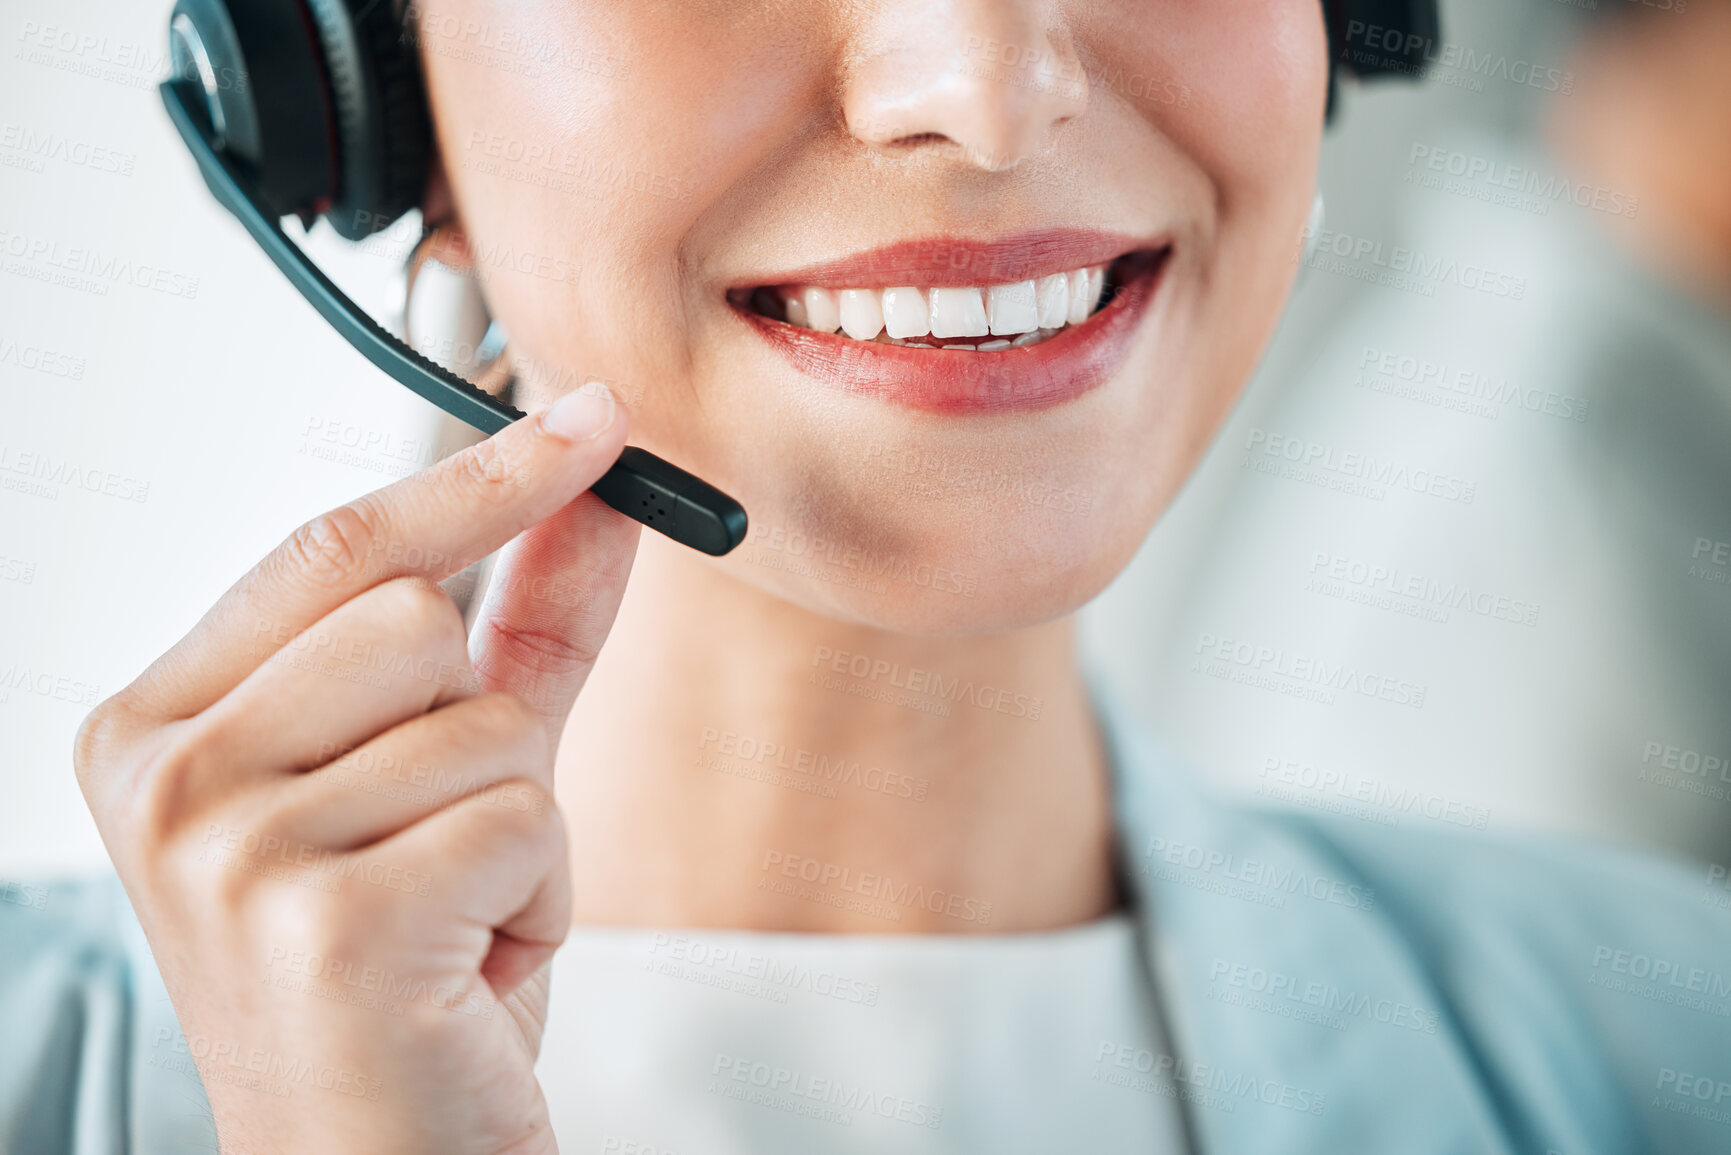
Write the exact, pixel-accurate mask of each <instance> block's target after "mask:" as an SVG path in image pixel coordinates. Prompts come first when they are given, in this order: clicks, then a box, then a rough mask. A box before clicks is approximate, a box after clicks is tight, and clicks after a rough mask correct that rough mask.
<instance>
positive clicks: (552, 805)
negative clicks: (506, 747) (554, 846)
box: [496, 777, 565, 845]
mask: <svg viewBox="0 0 1731 1155" xmlns="http://www.w3.org/2000/svg"><path fill="white" fill-rule="evenodd" d="M497 797H498V799H499V805H498V807H497V808H496V809H497V810H498V811H499V813H500V814H501V815H503V816H504V824H505V826H507V827H508V828H509V829H510V831H511V832H512V837H514V838H525V839H529V840H534V841H543V842H545V841H557V842H558V843H559V844H560V845H563V844H564V837H565V822H564V819H563V818H562V817H561V816H560V814H559V806H558V802H557V800H556V799H555V798H554V797H553V792H552V791H551V790H549V789H547V787H546V786H544V785H542V784H541V783H540V782H539V781H537V780H535V779H534V778H526V777H516V778H507V779H505V780H504V781H503V782H501V783H499V790H498V794H497Z"/></svg>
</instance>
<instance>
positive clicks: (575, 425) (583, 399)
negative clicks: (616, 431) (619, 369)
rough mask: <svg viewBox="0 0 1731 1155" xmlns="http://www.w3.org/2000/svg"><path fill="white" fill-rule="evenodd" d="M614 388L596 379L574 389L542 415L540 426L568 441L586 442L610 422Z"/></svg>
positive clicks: (613, 408) (611, 421) (613, 406)
mask: <svg viewBox="0 0 1731 1155" xmlns="http://www.w3.org/2000/svg"><path fill="white" fill-rule="evenodd" d="M615 410H616V406H615V404H614V401H613V391H612V390H611V389H609V388H607V386H606V385H603V384H602V383H601V382H599V381H591V382H589V383H588V384H587V385H584V386H582V387H580V388H577V389H573V390H572V391H571V392H569V393H567V394H565V396H563V397H561V398H559V400H557V401H555V402H553V404H552V405H551V406H549V407H548V408H547V411H546V412H545V413H543V414H541V426H542V428H544V429H546V430H547V431H548V432H549V433H552V434H554V435H556V436H558V437H563V438H564V439H565V440H567V441H588V440H589V439H590V438H592V437H597V436H599V435H600V434H602V433H605V432H606V431H607V429H608V427H609V426H611V425H612V424H613V416H614V413H615Z"/></svg>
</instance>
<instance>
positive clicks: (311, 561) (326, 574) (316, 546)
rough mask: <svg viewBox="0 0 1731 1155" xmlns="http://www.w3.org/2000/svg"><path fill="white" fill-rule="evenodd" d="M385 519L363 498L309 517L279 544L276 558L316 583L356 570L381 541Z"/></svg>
mask: <svg viewBox="0 0 1731 1155" xmlns="http://www.w3.org/2000/svg"><path fill="white" fill-rule="evenodd" d="M384 525H385V518H384V514H383V512H382V511H381V510H380V509H379V507H378V505H377V504H376V503H375V502H373V501H371V500H370V499H369V498H367V497H363V498H360V499H359V500H356V501H353V502H350V503H349V504H348V505H341V506H338V507H337V508H336V509H333V510H330V511H329V512H328V513H322V514H320V515H319V516H317V517H315V518H313V519H312V520H311V521H309V522H307V523H306V524H305V525H303V526H301V527H300V528H299V529H297V530H295V531H294V533H292V534H291V535H289V539H288V540H287V541H285V542H284V543H283V544H282V548H281V549H280V550H279V551H278V554H277V555H276V560H278V561H279V562H280V563H281V564H283V565H284V566H286V567H287V568H289V569H292V570H294V571H296V572H298V573H301V574H304V575H306V576H307V577H309V578H311V579H312V580H313V581H315V582H317V583H319V584H320V585H332V584H335V583H337V582H340V581H342V580H344V579H346V578H349V577H352V576H353V575H355V574H358V573H360V572H361V571H362V570H363V569H364V568H365V566H366V565H367V563H368V562H369V561H370V560H371V559H372V557H373V553H374V551H375V549H376V548H377V546H378V543H379V542H381V541H383V540H385V534H384Z"/></svg>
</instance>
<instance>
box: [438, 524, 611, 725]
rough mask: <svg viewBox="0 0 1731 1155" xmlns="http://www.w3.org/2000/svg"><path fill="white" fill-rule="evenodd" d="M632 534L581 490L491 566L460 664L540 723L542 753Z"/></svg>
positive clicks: (581, 668)
mask: <svg viewBox="0 0 1731 1155" xmlns="http://www.w3.org/2000/svg"><path fill="white" fill-rule="evenodd" d="M641 528H642V527H641V526H639V525H638V524H637V522H635V521H632V520H631V519H630V518H628V517H626V516H625V515H624V514H622V513H619V512H618V511H617V510H614V509H613V508H611V507H610V506H608V505H607V503H606V502H604V501H602V500H601V499H600V498H599V497H596V496H595V495H594V494H593V493H590V492H587V491H585V492H583V493H581V494H579V495H578V496H577V497H576V498H575V499H574V500H573V501H571V502H570V503H569V504H567V505H565V506H564V507H563V508H561V509H560V510H559V511H558V512H556V513H554V514H553V515H552V516H551V517H548V518H547V519H546V520H544V521H542V522H539V523H538V524H536V525H534V526H531V527H530V528H529V529H527V530H525V531H524V532H523V533H521V534H519V535H518V536H517V538H516V539H515V540H514V541H512V542H511V544H510V545H508V546H506V547H505V549H504V551H503V552H502V553H501V554H500V556H499V560H498V562H497V563H496V564H495V565H494V568H493V575H492V580H491V581H489V582H488V584H487V593H486V597H485V600H484V601H483V602H482V603H481V611H480V613H479V614H478V615H477V616H476V619H475V628H474V631H473V633H472V634H471V635H470V638H469V661H470V664H471V665H472V666H473V667H474V670H475V675H476V677H477V679H478V680H479V682H480V685H481V688H482V689H483V690H487V691H498V690H502V691H505V692H506V693H510V694H515V695H516V696H517V697H519V698H521V699H522V700H523V701H524V702H526V703H528V704H529V705H530V706H531V707H532V708H533V709H534V710H535V711H536V712H537V713H539V714H540V715H541V716H542V717H543V718H545V719H546V721H547V728H548V736H549V737H550V738H551V739H552V742H551V744H550V745H549V747H548V748H549V749H550V750H555V749H558V745H559V735H560V732H561V731H562V730H563V729H564V726H565V717H566V715H567V714H569V713H570V712H571V704H572V703H573V702H575V701H576V700H577V692H578V691H579V690H581V689H582V688H583V682H584V680H585V679H586V678H588V676H589V670H590V669H591V667H593V666H594V664H595V658H596V656H597V655H598V654H599V653H600V651H601V643H602V642H604V641H606V639H607V632H608V630H610V629H611V628H612V626H613V618H614V616H615V615H616V614H617V613H618V612H619V601H620V599H621V598H622V597H623V596H624V593H625V580H626V578H628V577H629V576H630V575H631V561H632V558H634V557H635V556H636V554H637V538H638V533H639V531H640V529H641Z"/></svg>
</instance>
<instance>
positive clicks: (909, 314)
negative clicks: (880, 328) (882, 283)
mask: <svg viewBox="0 0 1731 1155" xmlns="http://www.w3.org/2000/svg"><path fill="white" fill-rule="evenodd" d="M883 312H884V332H886V333H888V334H889V335H890V336H892V337H902V338H906V337H924V336H925V335H926V334H927V333H930V332H931V331H932V326H931V319H930V314H929V313H928V312H927V309H926V295H925V294H924V293H922V292H921V291H920V290H918V289H910V288H900V289H885V290H884V309H883Z"/></svg>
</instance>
